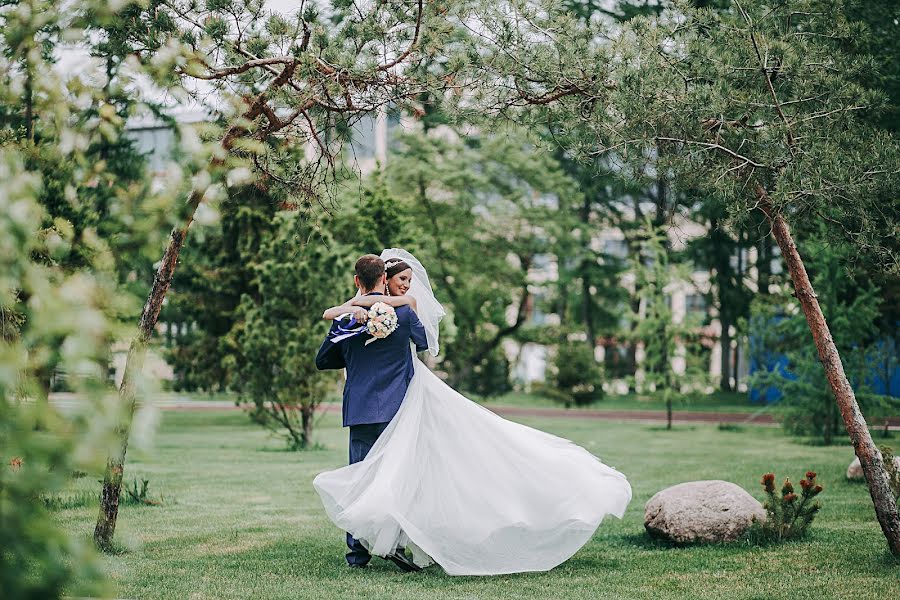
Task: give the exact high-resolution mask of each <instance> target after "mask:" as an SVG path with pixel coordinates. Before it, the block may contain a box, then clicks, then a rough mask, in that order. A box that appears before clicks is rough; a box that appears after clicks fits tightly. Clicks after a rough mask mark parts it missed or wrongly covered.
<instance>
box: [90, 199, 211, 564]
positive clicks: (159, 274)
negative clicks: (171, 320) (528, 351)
mask: <svg viewBox="0 0 900 600" xmlns="http://www.w3.org/2000/svg"><path fill="white" fill-rule="evenodd" d="M200 199H201V196H200V194H198V193H194V194H192V195H191V199H190V201H189V203H188V204H189V214H188V217H187V222H186V223H185V224H184V225H183V226H182V227H181V228H180V229H173V230H172V235H171V237H170V238H169V245H168V246H167V247H166V251H165V253H164V254H163V257H162V260H161V261H160V264H159V268H158V269H157V271H156V276H155V277H154V278H153V286H152V287H151V288H150V294H149V295H148V296H147V301H146V303H145V304H144V309H143V310H142V311H141V319H140V324H139V326H138V334H137V336H136V337H135V338H134V340H132V342H131V347H130V348H129V349H128V358H127V360H126V361H125V374H124V375H123V377H122V384H121V385H120V386H119V402H120V404H121V407H122V410H123V411H124V414H123V416H122V421H121V422H120V423H119V425H118V427H116V438H117V444H116V447H115V448H114V449H113V451H112V452H111V453H110V455H109V457H108V458H107V461H106V471H105V472H104V474H103V488H102V490H101V493H100V514H99V515H98V516H97V525H96V526H95V527H94V541H95V542H96V544H97V546H98V547H99V548H101V549H103V550H108V549H109V548H111V547H112V539H113V534H115V531H116V518H117V517H118V514H119V494H120V493H121V491H122V476H123V473H124V468H125V452H126V451H127V450H128V434H129V432H130V430H131V419H132V418H133V416H134V408H135V403H136V402H137V388H136V385H135V383H136V380H137V377H138V375H139V374H140V373H141V371H142V370H143V367H144V358H145V357H146V354H147V342H149V341H150V338H151V337H152V336H153V330H154V329H155V327H156V321H157V319H158V318H159V311H160V309H161V308H162V303H163V300H164V299H165V297H166V292H168V291H169V284H170V283H171V282H172V274H173V273H174V272H175V266H176V263H177V262H178V255H179V253H180V252H181V248H182V246H183V245H184V239H185V237H187V232H188V228H189V227H190V226H191V223H192V222H193V219H194V212H196V210H197V206H198V205H199V204H200Z"/></svg>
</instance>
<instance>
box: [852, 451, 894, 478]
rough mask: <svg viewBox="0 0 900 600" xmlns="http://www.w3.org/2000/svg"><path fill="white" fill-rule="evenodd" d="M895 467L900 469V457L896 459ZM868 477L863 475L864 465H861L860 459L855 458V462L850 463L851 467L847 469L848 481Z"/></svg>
mask: <svg viewBox="0 0 900 600" xmlns="http://www.w3.org/2000/svg"><path fill="white" fill-rule="evenodd" d="M894 465H895V466H896V467H897V469H900V456H895V457H894ZM865 478H866V476H865V475H864V474H863V470H862V465H861V464H859V457H858V456H854V457H853V462H851V463H850V466H849V467H847V479H851V480H852V479H865Z"/></svg>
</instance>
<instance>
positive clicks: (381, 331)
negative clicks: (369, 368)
mask: <svg viewBox="0 0 900 600" xmlns="http://www.w3.org/2000/svg"><path fill="white" fill-rule="evenodd" d="M396 329H397V313H396V311H394V307H393V306H389V305H387V304H385V303H384V302H376V303H375V304H373V305H372V307H371V308H370V309H369V320H368V321H367V322H366V331H367V332H369V334H370V335H371V336H372V339H370V340H366V345H367V346H368V345H369V344H371V343H372V342H374V341H375V340H380V339H383V338H386V337H387V336H389V335H391V334H392V333H394V331H395V330H396Z"/></svg>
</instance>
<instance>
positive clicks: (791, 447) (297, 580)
mask: <svg viewBox="0 0 900 600" xmlns="http://www.w3.org/2000/svg"><path fill="white" fill-rule="evenodd" d="M523 422H525V423H527V424H529V425H533V426H537V427H540V428H541V429H544V430H546V431H549V432H552V433H556V434H559V435H563V436H565V437H568V438H570V439H572V440H574V441H576V442H578V443H579V444H581V445H583V446H585V447H586V448H588V449H589V450H590V451H592V452H594V453H595V454H597V455H598V456H600V457H601V458H602V459H603V460H604V461H605V462H606V463H607V464H610V465H612V466H615V467H616V468H618V469H620V470H621V471H623V472H624V473H625V474H626V475H627V476H628V477H629V479H630V481H631V483H632V486H633V489H634V499H633V500H632V504H631V505H630V507H629V509H628V512H627V513H626V516H625V519H624V520H622V521H619V520H617V519H615V518H612V517H611V518H610V519H609V520H608V521H605V522H604V523H603V524H602V525H601V526H600V529H599V530H598V531H597V533H596V535H595V536H594V538H593V539H592V540H591V542H589V543H588V544H587V545H586V546H585V547H584V548H582V549H581V550H580V551H579V552H578V553H577V554H576V555H575V556H574V557H573V558H572V559H571V560H569V561H568V562H567V563H565V564H563V565H562V566H560V567H558V568H556V569H554V570H553V571H551V572H549V573H533V574H522V575H513V576H499V577H488V578H479V577H449V576H447V575H445V574H444V573H443V572H442V571H441V570H440V568H438V567H431V568H429V569H427V570H426V571H423V572H421V573H412V574H404V573H401V572H400V571H399V570H398V569H397V568H396V567H394V566H393V565H392V564H390V563H387V562H385V561H382V560H380V559H373V561H372V568H370V569H368V570H366V571H351V570H349V569H347V568H346V566H345V565H344V560H343V553H344V542H343V535H342V533H341V532H340V531H339V530H338V529H337V528H336V527H334V526H333V525H332V524H331V522H330V521H329V520H328V519H327V518H326V516H325V513H324V511H323V510H322V508H321V506H320V504H319V500H318V497H317V495H316V494H315V491H314V490H313V488H312V485H311V482H312V479H313V477H314V476H315V474H316V473H318V472H319V471H321V470H324V469H330V468H334V467H337V466H340V465H343V464H344V463H345V462H346V431H345V430H343V429H340V428H339V427H338V421H337V417H336V416H333V415H328V416H325V417H323V418H322V420H321V421H320V423H319V429H318V437H319V440H320V442H321V443H322V444H323V445H324V446H325V447H326V449H324V450H315V451H309V452H304V453H288V452H283V451H281V445H280V442H279V441H277V440H273V439H271V438H269V437H268V436H267V434H266V433H265V432H263V431H262V430H260V429H258V428H257V427H255V426H253V425H251V424H249V423H248V422H247V419H246V417H245V416H244V415H242V414H240V413H234V412H232V413H218V412H213V413H210V412H202V413H193V412H191V413H176V412H166V413H163V415H162V425H161V430H160V432H159V435H158V437H157V438H156V444H155V448H154V449H153V450H152V451H150V450H143V451H133V452H130V453H129V462H128V466H127V467H126V481H131V480H132V478H134V477H143V478H147V479H149V480H150V491H151V494H154V493H155V494H162V495H163V496H164V497H166V498H168V500H167V502H166V503H165V504H164V505H163V506H156V507H149V506H148V507H135V506H126V507H123V509H122V510H121V513H120V517H119V526H118V531H117V538H118V540H119V542H120V543H121V544H122V545H124V546H125V547H126V548H127V551H125V552H123V553H122V554H119V555H116V556H110V557H108V558H106V559H105V562H106V564H107V566H108V570H109V572H110V574H111V576H112V578H113V579H114V581H115V582H116V585H117V587H118V590H117V593H118V597H120V598H135V599H160V600H163V599H164V600H171V599H176V598H185V599H197V600H199V599H207V598H210V599H212V598H216V599H220V598H221V599H225V598H235V599H247V598H284V599H289V598H290V599H298V598H314V599H316V600H327V599H332V598H333V599H340V600H346V599H348V598H360V599H368V598H416V599H420V598H429V599H430V598H438V599H443V598H446V599H451V598H452V599H493V598H509V599H512V598H515V599H519V598H540V599H542V600H548V599H555V598H565V599H568V598H585V599H587V598H591V599H593V598H628V599H633V598H653V599H657V598H691V599H701V598H716V599H719V598H728V599H730V598H766V599H768V598H816V599H826V598H859V599H870V598H900V566H898V564H897V563H896V562H894V561H893V559H891V558H890V556H889V554H888V552H887V550H886V544H885V542H884V539H883V537H882V534H881V530H880V528H879V527H878V524H877V522H876V521H875V518H874V514H873V510H872V506H871V501H870V499H869V496H868V493H867V491H866V488H865V486H864V485H862V484H850V483H847V482H846V481H845V480H844V470H845V469H846V466H847V464H848V463H849V462H850V460H851V458H852V451H851V449H850V448H849V447H831V448H822V447H814V446H809V445H803V444H798V443H796V442H793V441H791V440H790V439H789V438H786V437H784V436H783V435H782V434H781V432H780V431H779V430H778V429H776V428H764V427H759V428H755V427H748V428H745V429H742V430H739V431H720V430H719V429H718V428H717V427H716V426H714V425H709V426H707V425H697V426H680V427H676V429H675V430H673V431H670V432H667V431H665V430H661V429H659V428H658V427H650V426H647V425H640V424H630V423H627V424H625V423H610V422H600V421H593V420H590V421H588V420H579V419H553V420H549V419H523ZM807 469H813V470H815V471H817V472H818V473H819V479H820V481H821V482H822V484H823V485H824V486H825V491H824V493H823V494H822V496H821V498H822V502H823V504H824V508H823V510H822V512H821V514H820V516H819V517H818V518H817V520H816V521H815V523H814V524H813V527H812V529H811V536H810V537H809V539H808V540H805V541H802V542H794V543H788V544H784V545H781V546H768V547H762V548H760V547H747V546H743V545H740V544H735V545H730V546H694V547H682V548H670V547H667V546H665V545H663V544H659V543H655V542H652V541H650V540H649V539H648V538H647V536H646V535H645V533H644V529H643V507H644V504H645V503H646V501H647V500H648V499H649V498H650V496H652V495H653V494H654V493H655V492H657V491H659V490H660V489H662V488H664V487H667V486H669V485H673V484H675V483H679V482H682V481H688V480H695V479H726V480H729V481H733V482H735V483H737V484H739V485H741V486H743V487H744V488H746V489H748V490H749V491H750V492H751V493H753V494H754V495H755V496H757V497H761V488H760V486H759V484H758V481H759V478H760V476H761V475H762V474H763V473H764V472H766V471H769V470H774V471H775V473H776V475H777V476H779V478H782V477H784V476H785V475H790V476H792V478H796V477H802V475H803V473H804V472H805V471H806V470H807ZM92 484H93V481H92V478H85V479H82V480H79V485H81V486H86V485H92ZM93 485H96V484H93ZM57 514H58V516H59V518H60V519H62V521H63V522H64V524H65V525H66V527H68V528H70V529H71V530H72V531H75V532H79V533H82V532H83V534H84V535H87V534H88V533H89V532H90V531H92V529H93V522H94V519H95V517H96V506H85V507H80V508H72V509H66V510H61V511H59V512H58V513H57Z"/></svg>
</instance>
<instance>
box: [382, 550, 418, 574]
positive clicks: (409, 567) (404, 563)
mask: <svg viewBox="0 0 900 600" xmlns="http://www.w3.org/2000/svg"><path fill="white" fill-rule="evenodd" d="M384 558H385V559H387V560H389V561H391V562H392V563H394V564H395V565H397V566H398V567H400V570H401V571H406V572H407V573H412V572H414V571H421V570H422V567H420V566H418V565H416V563H414V562H413V561H411V560H409V559H408V558H406V554H404V553H403V552H402V551H400V550H396V551H394V553H393V554H388V555H387V556H385V557H384Z"/></svg>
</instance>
